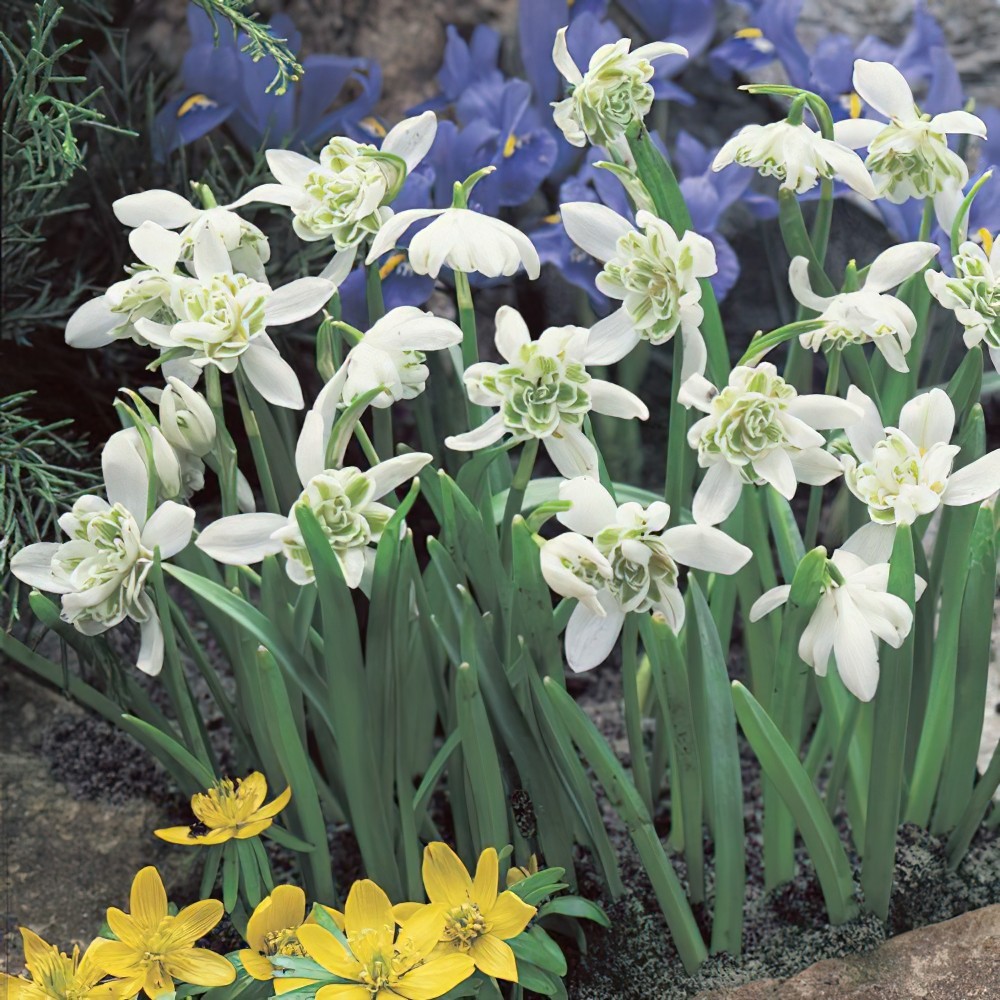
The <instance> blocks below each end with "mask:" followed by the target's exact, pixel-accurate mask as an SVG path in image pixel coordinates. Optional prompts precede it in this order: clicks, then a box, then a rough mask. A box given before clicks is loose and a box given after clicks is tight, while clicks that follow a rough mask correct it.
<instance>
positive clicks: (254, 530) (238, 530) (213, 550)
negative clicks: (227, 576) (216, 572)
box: [195, 513, 289, 566]
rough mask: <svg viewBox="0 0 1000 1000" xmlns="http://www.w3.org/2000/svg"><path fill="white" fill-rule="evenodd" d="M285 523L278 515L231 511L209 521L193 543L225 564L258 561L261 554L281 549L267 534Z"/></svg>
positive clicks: (279, 543) (271, 533)
mask: <svg viewBox="0 0 1000 1000" xmlns="http://www.w3.org/2000/svg"><path fill="white" fill-rule="evenodd" d="M288 523H289V522H288V518H287V517H285V516H283V515H282V514H265V513H259V514H232V515H230V516H229V517H223V518H220V519H219V520H218V521H214V522H213V523H212V524H210V525H209V526H208V527H207V528H206V529H205V530H204V531H203V532H202V533H201V534H200V535H199V536H198V538H197V539H196V540H195V545H197V546H198V548H199V549H201V550H202V552H205V553H206V554H207V555H209V556H211V557H212V558H213V559H214V560H215V561H216V562H220V563H225V564H226V565H228V566H244V565H250V564H252V563H259V562H260V561H261V560H263V558H264V557H265V556H268V555H275V554H276V553H278V552H280V551H281V542H280V541H276V540H275V539H273V538H272V537H271V536H272V535H273V534H274V533H275V532H276V531H280V530H281V529H282V528H285V527H287V526H288Z"/></svg>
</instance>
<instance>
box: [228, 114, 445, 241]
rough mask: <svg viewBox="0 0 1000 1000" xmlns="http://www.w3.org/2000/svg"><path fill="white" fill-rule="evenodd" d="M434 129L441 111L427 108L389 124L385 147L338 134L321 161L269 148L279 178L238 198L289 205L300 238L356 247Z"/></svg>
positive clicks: (381, 217) (374, 228) (383, 214)
mask: <svg viewBox="0 0 1000 1000" xmlns="http://www.w3.org/2000/svg"><path fill="white" fill-rule="evenodd" d="M436 131H437V117H436V116H435V114H434V112H433V111H425V112H424V113H423V114H422V115H418V116H417V117H415V118H407V119H406V120H405V121H402V122H400V123H399V124H398V125H396V126H395V127H394V128H392V129H390V131H389V133H388V134H387V135H386V137H385V139H384V140H383V141H382V148H381V149H378V148H376V147H375V146H373V145H371V144H369V143H358V142H355V141H354V140H353V139H347V138H344V137H342V136H335V137H334V138H332V139H331V140H330V141H329V142H328V143H327V144H326V146H324V147H323V150H322V151H321V152H320V156H319V162H318V163H317V162H316V161H315V160H311V159H309V157H307V156H303V155H302V154H301V153H296V152H294V151H293V150H290V149H269V150H268V151H267V153H266V154H265V155H266V157H267V165H268V167H270V169H271V173H272V174H273V175H274V176H275V178H276V179H277V181H278V183H277V184H262V185H260V186H259V187H256V188H253V189H252V190H250V191H248V192H247V193H246V194H245V195H243V196H242V197H241V198H240V199H239V200H238V201H237V202H235V204H236V205H244V204H248V203H249V202H252V201H264V202H270V203H272V204H275V205H286V206H288V207H289V208H290V209H291V210H292V216H293V219H292V226H293V228H294V229H295V232H296V234H297V235H298V237H299V238H300V239H303V240H307V241H310V242H314V241H317V240H325V239H329V240H332V241H333V244H334V246H335V247H336V249H337V250H338V251H341V252H342V251H347V250H353V249H354V247H356V246H357V245H358V244H359V243H360V242H361V241H362V240H364V239H366V238H367V237H370V236H373V235H374V234H375V233H377V232H378V230H379V228H380V227H381V225H382V223H383V222H384V221H385V220H386V219H387V218H388V217H389V216H390V215H391V211H390V210H389V208H388V205H389V203H390V202H391V201H392V200H393V199H394V198H395V197H396V195H397V194H398V193H399V190H400V188H401V187H402V186H403V181H405V180H406V175H407V173H408V172H409V171H411V170H413V168H414V167H415V166H416V165H417V164H418V163H419V162H420V161H421V160H422V159H423V158H424V156H426V155H427V151H428V150H429V149H430V148H431V145H432V143H433V142H434V135H435V133H436ZM352 256H353V255H352Z"/></svg>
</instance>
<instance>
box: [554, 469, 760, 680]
mask: <svg viewBox="0 0 1000 1000" xmlns="http://www.w3.org/2000/svg"><path fill="white" fill-rule="evenodd" d="M559 498H560V499H561V500H569V501H570V502H571V504H572V507H571V508H570V510H568V511H565V512H563V513H560V514H557V515H556V516H557V517H558V518H559V520H560V521H561V522H562V523H563V524H564V525H565V526H566V527H567V528H569V529H570V532H571V533H570V534H565V535H561V536H559V537H558V538H554V539H551V540H549V541H547V542H545V544H544V545H543V546H542V551H541V557H540V558H541V567H542V572H543V574H544V576H545V581H546V582H547V583H548V585H549V586H550V587H551V588H552V589H553V590H554V591H555V592H556V593H557V594H560V595H561V596H563V597H569V598H575V599H576V600H578V601H579V602H580V603H579V604H578V605H577V606H576V608H575V609H574V611H573V614H572V615H570V619H569V624H568V625H567V626H566V661H567V663H568V664H569V666H570V668H571V669H572V670H576V671H581V670H590V669H592V668H593V667H596V666H598V665H599V664H600V663H603V662H604V660H606V659H607V657H608V655H609V654H610V653H611V649H612V647H613V646H614V644H615V641H616V640H617V638H618V635H619V633H620V632H621V629H622V625H623V623H624V621H625V616H626V615H627V614H628V613H630V612H635V613H636V614H642V613H644V612H646V611H658V612H659V613H660V614H662V615H663V616H664V618H665V619H666V620H667V623H668V624H669V625H670V627H671V628H672V629H673V630H674V631H675V632H678V631H680V629H681V627H682V626H683V624H684V598H683V597H682V596H681V592H680V589H679V588H678V585H677V584H678V577H679V575H680V570H681V567H682V566H689V567H691V568H692V569H701V570H705V571H706V572H709V573H726V574H730V573H735V572H737V571H738V570H739V569H740V568H741V567H742V566H743V565H745V564H746V562H747V560H748V559H749V558H750V556H751V552H750V550H749V549H748V548H747V547H746V546H745V545H741V544H740V543H739V542H736V541H734V540H733V539H732V538H730V537H729V536H728V535H726V534H724V533H723V532H722V531H720V530H719V529H718V528H713V527H710V526H708V525H700V524H683V525H678V526H676V527H673V528H667V522H668V520H669V519H670V507H669V506H667V504H665V503H660V502H656V503H652V504H650V505H649V506H648V507H642V506H641V505H640V504H637V503H625V504H622V505H621V506H620V507H619V506H617V505H616V504H615V501H614V499H613V498H612V496H611V494H610V493H609V492H608V491H607V490H606V489H605V488H604V487H603V486H602V485H601V484H600V483H599V482H598V481H597V480H596V479H592V478H590V477H588V476H582V477H578V478H574V479H570V480H568V481H566V482H564V483H563V484H562V485H561V486H560V487H559Z"/></svg>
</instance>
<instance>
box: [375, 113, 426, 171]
mask: <svg viewBox="0 0 1000 1000" xmlns="http://www.w3.org/2000/svg"><path fill="white" fill-rule="evenodd" d="M436 134H437V115H435V114H434V112H433V111H425V112H424V113H423V114H422V115H417V116H416V117H414V118H406V119H404V120H403V121H401V122H400V123H399V124H398V125H394V126H393V127H392V128H391V129H389V132H388V134H387V135H386V137H385V139H383V140H382V152H383V153H392V154H393V155H394V156H398V157H399V158H400V159H401V160H403V162H404V163H405V164H406V169H407V170H408V171H409V170H412V169H413V168H414V167H415V166H416V165H417V164H418V163H419V162H420V161H421V160H422V159H423V158H424V157H425V156H426V155H427V153H428V152H429V151H430V148H431V146H432V145H433V144H434V136H435V135H436Z"/></svg>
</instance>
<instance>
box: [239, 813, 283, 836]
mask: <svg viewBox="0 0 1000 1000" xmlns="http://www.w3.org/2000/svg"><path fill="white" fill-rule="evenodd" d="M257 815H260V814H259V813H258V814H257ZM273 822H274V820H273V819H252V820H249V821H248V822H246V823H240V825H239V827H238V828H237V830H236V833H235V834H234V836H235V837H236V839H237V840H249V839H250V838H251V837H259V836H260V835H261V834H262V833H263V832H264V831H265V830H266V829H267V828H268V827H269V826H270V825H271V824H272V823H273Z"/></svg>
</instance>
